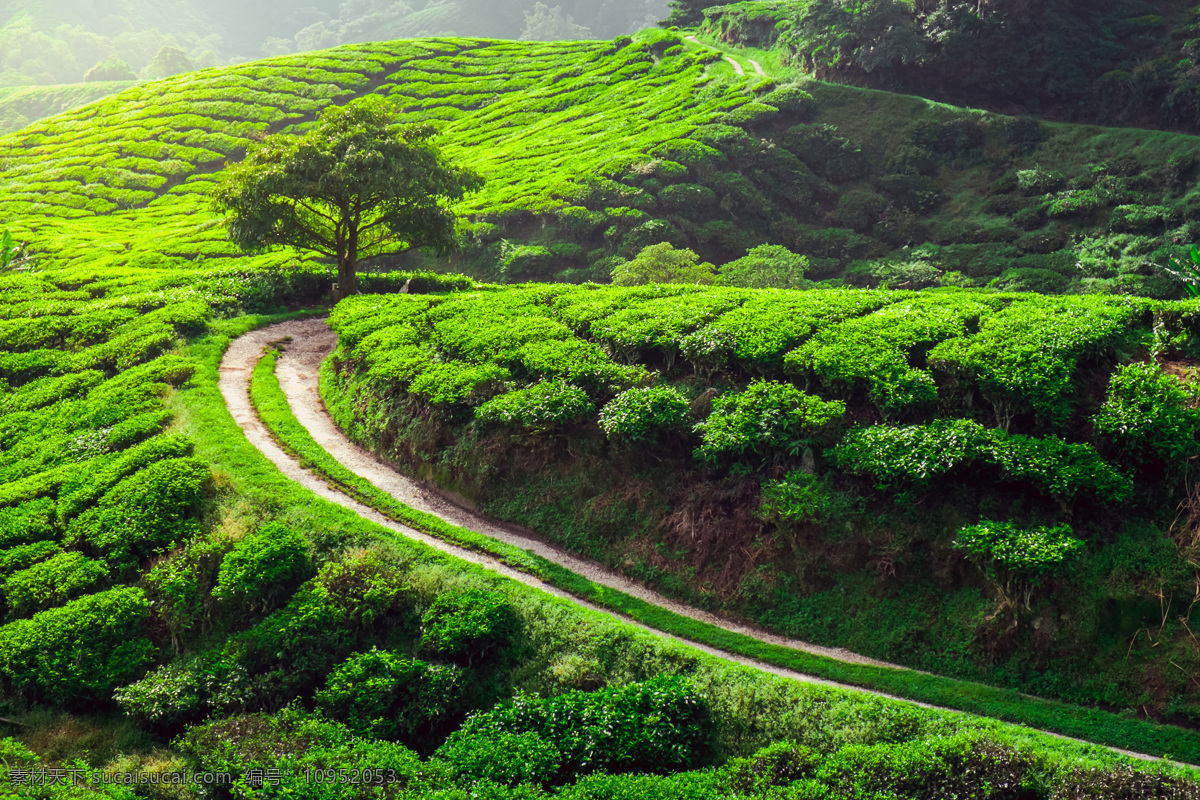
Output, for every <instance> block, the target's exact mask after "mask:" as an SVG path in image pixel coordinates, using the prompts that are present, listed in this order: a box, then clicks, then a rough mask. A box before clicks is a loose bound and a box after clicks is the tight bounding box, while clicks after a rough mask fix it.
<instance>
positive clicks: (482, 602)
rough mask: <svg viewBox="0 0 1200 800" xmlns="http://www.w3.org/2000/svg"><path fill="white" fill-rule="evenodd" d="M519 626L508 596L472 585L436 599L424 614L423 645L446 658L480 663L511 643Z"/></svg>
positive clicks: (422, 623)
mask: <svg viewBox="0 0 1200 800" xmlns="http://www.w3.org/2000/svg"><path fill="white" fill-rule="evenodd" d="M518 629H519V624H518V621H517V617H516V613H515V612H514V610H513V607H512V604H511V603H510V602H509V600H508V598H507V597H505V596H504V595H502V594H499V593H497V592H491V591H484V590H479V589H472V590H468V591H465V592H459V593H455V594H445V595H441V596H439V597H438V598H437V599H436V600H434V601H433V605H431V606H430V607H429V609H428V610H427V611H426V612H425V614H424V615H423V616H422V617H421V646H422V647H423V648H424V649H425V650H427V651H429V652H430V653H434V654H436V655H438V656H441V657H443V658H449V659H453V660H455V661H458V662H461V663H464V664H476V663H480V662H483V661H484V660H486V659H487V658H488V657H489V656H492V655H493V654H495V653H497V652H498V651H502V650H504V649H505V648H507V647H510V646H511V645H512V644H513V643H514V640H515V637H516V635H517V633H518Z"/></svg>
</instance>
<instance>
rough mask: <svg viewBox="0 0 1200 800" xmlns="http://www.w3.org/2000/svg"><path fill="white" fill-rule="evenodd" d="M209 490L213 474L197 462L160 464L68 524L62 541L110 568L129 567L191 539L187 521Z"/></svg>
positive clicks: (124, 483)
mask: <svg viewBox="0 0 1200 800" xmlns="http://www.w3.org/2000/svg"><path fill="white" fill-rule="evenodd" d="M211 485H212V473H211V472H210V471H209V468H208V465H207V464H205V463H204V462H203V461H200V460H199V459H193V458H173V459H168V460H166V461H159V462H157V463H155V464H152V465H151V466H149V467H148V468H146V469H144V470H142V471H141V472H138V473H136V474H134V475H133V476H131V477H129V478H126V479H125V480H123V481H121V482H120V483H118V484H117V485H116V486H115V487H113V488H112V489H111V490H109V491H108V492H107V493H105V495H104V496H103V497H102V498H101V499H100V503H99V505H98V506H97V507H96V508H94V509H91V510H90V511H88V512H85V513H84V514H82V515H80V516H79V517H77V518H76V519H75V520H73V521H72V522H71V525H70V526H69V527H68V529H67V541H68V542H80V543H86V544H87V545H88V546H89V547H91V548H93V549H94V550H95V551H96V552H98V553H100V554H102V555H103V556H104V558H105V560H106V561H108V563H109V564H110V565H111V566H113V567H114V568H117V569H126V568H129V567H132V566H133V565H134V564H135V563H136V562H137V560H138V559H140V558H143V557H145V556H148V555H150V554H151V553H152V552H154V551H155V550H156V549H158V548H162V547H169V546H170V545H171V544H173V543H174V542H177V541H179V540H181V539H186V538H190V536H191V535H192V534H193V533H194V532H195V530H196V523H195V522H194V521H193V520H192V519H191V516H192V514H193V513H194V512H195V510H196V508H197V505H198V504H199V503H200V501H201V500H202V499H203V498H204V497H205V496H206V495H207V494H208V492H209V491H210V488H211Z"/></svg>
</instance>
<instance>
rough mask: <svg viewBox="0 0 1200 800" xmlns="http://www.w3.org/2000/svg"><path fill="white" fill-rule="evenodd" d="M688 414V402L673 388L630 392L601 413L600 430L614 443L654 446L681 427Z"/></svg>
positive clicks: (652, 387) (625, 393) (610, 402)
mask: <svg viewBox="0 0 1200 800" xmlns="http://www.w3.org/2000/svg"><path fill="white" fill-rule="evenodd" d="M689 414H690V411H689V408H688V401H687V399H686V398H685V397H684V396H683V395H682V394H680V392H679V390H678V389H676V388H674V387H671V386H649V387H646V388H644V389H629V390H628V391H625V392H622V393H621V394H619V395H617V396H616V397H614V398H613V399H612V400H610V401H609V402H608V403H607V404H606V405H605V406H604V408H603V409H602V410H601V411H600V428H601V430H603V431H604V433H605V434H606V435H607V436H608V438H609V439H611V440H613V441H626V442H638V443H646V442H653V441H654V440H655V439H656V438H657V437H658V435H659V434H660V433H662V432H663V431H666V430H670V429H673V428H679V427H682V426H683V424H684V423H685V422H686V420H687V418H688V416H689Z"/></svg>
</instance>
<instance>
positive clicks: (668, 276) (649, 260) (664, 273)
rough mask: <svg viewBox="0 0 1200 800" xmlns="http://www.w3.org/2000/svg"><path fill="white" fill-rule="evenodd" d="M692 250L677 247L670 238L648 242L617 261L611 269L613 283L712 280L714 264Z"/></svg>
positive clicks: (697, 281) (710, 281) (707, 281)
mask: <svg viewBox="0 0 1200 800" xmlns="http://www.w3.org/2000/svg"><path fill="white" fill-rule="evenodd" d="M699 261H700V257H699V256H697V255H696V253H695V252H693V251H692V250H687V249H683V250H680V249H676V248H675V247H673V246H672V245H671V244H670V243H669V242H661V243H660V244H653V245H648V246H647V247H645V248H643V249H642V250H641V252H639V253H638V254H637V256H636V257H635V258H634V259H633V260H631V261H627V262H625V263H623V264H618V265H617V266H616V267H615V268H614V269H613V273H612V282H613V285H614V286H642V285H644V284H647V283H701V284H703V283H712V282H713V277H714V276H713V266H712V264H709V263H703V264H701V263H699Z"/></svg>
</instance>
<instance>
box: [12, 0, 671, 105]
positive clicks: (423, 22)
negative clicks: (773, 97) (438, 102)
mask: <svg viewBox="0 0 1200 800" xmlns="http://www.w3.org/2000/svg"><path fill="white" fill-rule="evenodd" d="M542 5H543V9H544V10H542V11H539V10H538V8H537V6H538V4H537V3H535V2H530V1H529V0H505V2H498V3H497V2H482V0H433V1H432V2H430V1H428V0H415V2H411V3H405V2H393V1H392V0H369V1H368V2H343V1H342V0H314V2H311V3H306V4H303V5H299V6H298V5H296V4H295V3H289V2H283V1H282V0H267V1H266V2H262V3H255V4H253V5H252V6H247V5H245V4H242V3H233V2H229V0H217V1H215V2H212V1H210V2H197V0H165V1H161V0H154V1H153V2H149V1H148V0H116V2H106V3H102V4H95V3H74V2H70V3H67V2H56V1H55V0H3V2H0V86H14V85H25V84H45V83H75V82H78V81H83V80H84V76H85V75H86V74H87V73H88V71H89V70H91V69H92V68H93V67H96V66H97V65H99V64H103V63H105V62H106V61H107V60H108V59H117V60H119V61H121V62H123V63H124V64H125V65H126V68H127V69H128V68H131V69H132V70H133V72H135V73H138V74H141V75H142V77H143V78H155V77H166V76H168V75H170V74H173V73H171V72H166V73H163V72H156V69H155V64H154V62H155V60H156V56H157V55H158V54H159V53H160V51H161V50H162V49H163V48H164V47H165V48H174V49H175V50H178V51H179V53H178V54H179V56H180V57H182V58H183V59H184V60H185V62H186V61H188V60H190V62H191V64H192V66H190V67H188V66H186V64H185V62H180V63H181V64H183V65H184V69H178V68H177V69H176V71H184V70H186V69H194V68H196V67H210V66H216V65H219V64H230V63H239V62H245V61H253V60H257V59H260V58H262V57H264V56H272V55H283V54H286V53H295V52H304V51H309V50H318V49H324V48H328V47H333V46H336V45H340V44H353V43H357V42H365V41H386V40H390V39H400V38H407V37H413V36H463V37H480V36H490V37H493V38H509V39H517V38H520V37H522V36H523V35H524V36H525V38H531V39H592V38H595V39H610V38H612V37H614V36H617V35H618V34H623V33H633V32H635V31H638V30H641V29H643V28H646V27H651V26H653V25H654V24H655V22H657V20H659V19H661V18H662V17H663V16H665V15H666V11H667V7H666V3H665V2H657V0H622V2H608V3H604V4H602V5H596V4H591V3H581V2H568V3H561V4H560V3H552V4H542ZM527 17H528V18H527ZM89 80H90V78H89Z"/></svg>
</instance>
